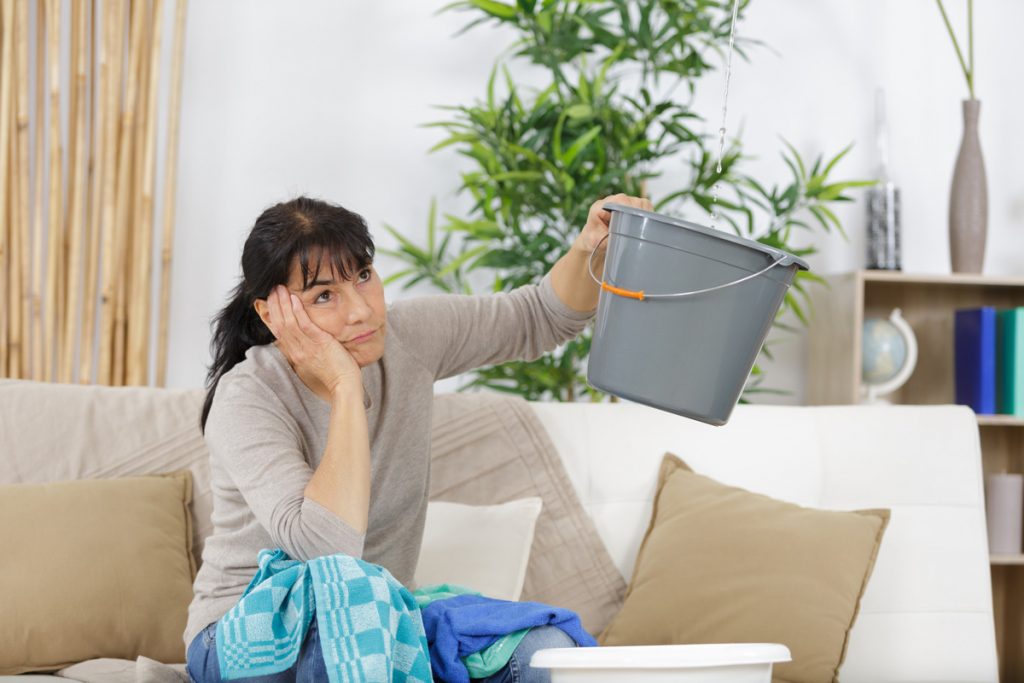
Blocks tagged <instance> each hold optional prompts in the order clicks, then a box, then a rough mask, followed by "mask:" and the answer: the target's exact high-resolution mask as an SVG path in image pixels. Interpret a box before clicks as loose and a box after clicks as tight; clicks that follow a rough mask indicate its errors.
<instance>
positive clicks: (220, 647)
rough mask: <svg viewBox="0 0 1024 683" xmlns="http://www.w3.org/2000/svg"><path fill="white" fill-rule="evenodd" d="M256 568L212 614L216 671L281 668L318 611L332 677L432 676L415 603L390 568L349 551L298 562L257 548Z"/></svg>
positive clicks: (417, 682)
mask: <svg viewBox="0 0 1024 683" xmlns="http://www.w3.org/2000/svg"><path fill="white" fill-rule="evenodd" d="M258 564H259V570H258V571H257V572H256V576H254V577H253V579H252V581H251V582H250V583H249V586H248V588H246V589H245V593H244V594H243V595H242V598H241V599H240V600H239V602H238V604H237V605H235V606H234V607H233V608H232V609H231V611H230V612H228V613H227V614H225V615H224V616H223V617H221V619H220V621H218V622H217V658H218V661H219V664H220V672H221V678H223V679H225V680H231V679H236V678H245V677H249V676H263V675H268V674H272V673H278V672H281V671H285V670H286V669H289V668H290V667H292V666H293V665H294V664H295V662H296V660H297V659H298V656H299V651H300V649H301V647H302V643H303V641H304V640H305V639H306V632H307V631H308V630H309V623H310V620H311V619H312V618H313V616H314V615H315V616H316V619H317V628H318V630H319V632H320V646H321V648H322V650H323V655H324V663H325V664H326V665H327V675H328V678H330V681H331V683H350V682H352V683H356V682H359V683H362V682H371V681H397V682H404V681H408V682H409V683H431V680H432V676H431V671H430V654H429V652H428V649H427V639H426V635H425V633H424V630H423V621H422V619H421V616H420V611H419V607H418V606H417V604H416V599H415V598H413V596H412V594H411V593H410V592H409V591H408V590H407V589H406V588H405V587H404V586H402V584H400V583H399V582H398V581H397V580H396V579H395V578H394V577H393V576H392V575H391V573H390V572H388V570H387V569H385V568H383V567H380V566H378V565H375V564H371V563H369V562H364V561H362V560H360V559H357V558H354V557H350V556H348V555H340V554H339V555H327V556H324V557H318V558H316V559H313V560H310V561H309V562H299V561H298V560H292V559H290V558H289V557H288V556H287V555H286V554H285V552H284V551H283V550H280V549H277V550H261V551H260V554H259V558H258Z"/></svg>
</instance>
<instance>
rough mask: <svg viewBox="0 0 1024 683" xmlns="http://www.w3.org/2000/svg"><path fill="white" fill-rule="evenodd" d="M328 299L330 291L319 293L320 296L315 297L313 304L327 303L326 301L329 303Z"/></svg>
mask: <svg viewBox="0 0 1024 683" xmlns="http://www.w3.org/2000/svg"><path fill="white" fill-rule="evenodd" d="M330 299H331V292H330V290H324V291H322V292H320V294H318V295H317V297H316V301H315V303H318V304H323V303H327V302H328V301H330Z"/></svg>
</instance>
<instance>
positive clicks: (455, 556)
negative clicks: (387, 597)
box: [415, 498, 541, 600]
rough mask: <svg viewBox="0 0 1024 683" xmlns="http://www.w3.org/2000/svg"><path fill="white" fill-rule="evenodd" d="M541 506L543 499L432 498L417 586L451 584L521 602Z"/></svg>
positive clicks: (417, 567) (418, 568) (418, 569)
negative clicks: (469, 501) (475, 501)
mask: <svg viewBox="0 0 1024 683" xmlns="http://www.w3.org/2000/svg"><path fill="white" fill-rule="evenodd" d="M540 509H541V499H540V498H522V499H519V500H513V501H509V502H508V503H502V504H500V505H464V504H462V503H448V502H444V501H431V502H430V503H428V504H427V520H426V524H425V528H424V529H423V547H422V548H421V549H420V559H419V563H418V564H417V566H416V575H415V581H416V585H417V586H430V585H434V584H440V583H451V584H456V585H459V586H465V587H466V588H472V589H473V590H476V591H479V592H480V593H483V594H484V595H486V596H487V597H489V598H498V599H500V600H518V599H519V595H520V594H521V593H522V591H523V582H524V581H525V580H526V565H527V563H528V562H529V561H530V546H532V545H533V530H534V527H535V526H536V525H537V517H538V516H540Z"/></svg>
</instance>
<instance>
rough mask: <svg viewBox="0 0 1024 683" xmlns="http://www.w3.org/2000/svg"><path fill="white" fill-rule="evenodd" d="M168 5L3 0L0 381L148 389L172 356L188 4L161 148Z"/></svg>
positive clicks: (158, 1) (154, 0)
mask: <svg viewBox="0 0 1024 683" xmlns="http://www.w3.org/2000/svg"><path fill="white" fill-rule="evenodd" d="M33 7H34V8H35V10H34V13H33V12H32V9H33ZM167 9H168V8H167V6H166V2H165V0H75V1H74V2H70V3H66V2H63V1H62V0H36V2H35V3H31V2H30V1H29V0H25V1H22V0H0V377H5V376H10V377H31V378H33V379H37V380H50V381H61V382H68V381H80V382H90V381H98V382H100V383H104V384H111V383H114V384H122V383H125V382H128V383H131V384H143V383H147V382H149V381H150V375H151V372H150V369H151V367H152V366H153V365H154V363H151V362H150V356H151V353H150V350H151V349H152V348H153V347H154V346H155V347H156V354H155V355H156V356H157V358H156V364H157V365H160V366H165V365H166V360H165V359H166V335H167V321H166V318H167V308H168V301H169V292H168V291H167V290H168V287H169V282H170V264H171V244H172V242H173V234H174V233H173V227H174V226H173V223H174V192H175V173H176V164H177V160H176V159H177V156H176V153H177V152H176V150H177V141H178V135H179V132H178V131H179V123H178V122H179V111H180V90H181V55H182V52H183V40H184V38H183V33H184V25H185V24H184V16H185V3H184V1H183V0H179V3H178V5H177V6H176V8H175V35H174V47H173V49H172V56H171V60H170V61H171V65H170V66H171V69H172V71H171V92H170V107H169V109H168V110H167V111H166V116H167V117H168V118H167V121H168V128H169V131H168V147H167V151H166V152H164V151H163V150H161V152H158V151H157V131H158V120H159V119H158V116H159V115H160V114H161V113H162V112H159V111H158V103H159V95H160V84H161V80H162V78H161V77H162V74H161V68H162V62H163V60H162V45H163V32H164V26H163V21H164V15H165V13H166V12H165V10H167ZM62 12H66V13H67V14H66V16H67V18H68V20H69V24H70V25H69V26H66V27H64V29H65V30H63V31H62V24H61V22H62V20H63V17H62ZM33 14H34V16H32V15H33ZM33 20H34V21H33ZM33 23H34V24H35V30H34V31H33V30H32V28H31V26H32V24H33ZM62 33H63V35H62ZM62 39H63V40H64V41H67V42H65V43H64V45H63V46H62ZM33 40H34V41H35V53H34V55H30V45H31V44H32V41H33ZM62 55H68V57H66V58H65V59H66V61H65V63H64V64H65V66H64V67H63V69H62V63H61V57H62ZM30 56H31V57H34V59H30ZM33 61H34V63H35V67H34V69H33V68H32V67H31V63H32V62H33ZM62 85H63V87H62ZM33 91H34V92H35V100H34V102H33V101H32V100H31V99H30V98H31V97H32V95H31V93H32V92H33ZM62 109H63V110H64V111H63V112H62ZM62 113H63V114H66V117H62ZM161 153H163V154H165V157H164V158H163V159H160V154H161ZM158 161H162V163H163V164H165V166H164V169H165V171H164V181H163V183H164V186H163V188H162V192H163V201H164V206H163V215H162V219H161V223H160V226H161V227H162V231H163V235H162V242H161V244H160V249H159V253H160V260H161V264H160V266H159V267H160V277H159V280H160V281H159V283H158V285H159V287H160V288H161V289H160V292H159V300H160V306H159V312H154V311H153V309H154V308H155V307H154V306H152V305H151V302H152V301H153V300H154V295H156V294H157V292H156V291H155V285H156V283H155V280H156V277H155V275H156V274H155V273H154V272H153V269H154V268H155V267H157V266H155V265H154V264H153V260H154V258H153V257H154V254H153V252H154V239H155V238H156V233H155V230H156V226H157V222H156V210H155V209H156V201H155V199H156V195H155V193H156V182H157V177H158V176H157V173H156V164H157V163H158ZM155 329H156V330H159V331H158V332H157V333H156V338H155V339H154V330H155ZM97 347H98V348H97ZM157 374H158V376H159V381H160V383H163V382H164V381H165V376H164V371H163V370H162V369H159V368H158V369H157Z"/></svg>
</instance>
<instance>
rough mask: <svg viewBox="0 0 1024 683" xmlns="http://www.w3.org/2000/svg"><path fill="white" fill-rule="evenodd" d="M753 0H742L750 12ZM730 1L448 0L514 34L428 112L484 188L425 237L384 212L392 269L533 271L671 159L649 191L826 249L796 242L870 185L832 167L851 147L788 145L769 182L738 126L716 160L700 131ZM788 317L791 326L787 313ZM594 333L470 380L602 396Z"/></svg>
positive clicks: (756, 377) (639, 191) (407, 276)
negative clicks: (783, 179) (751, 171)
mask: <svg viewBox="0 0 1024 683" xmlns="http://www.w3.org/2000/svg"><path fill="white" fill-rule="evenodd" d="M748 2H749V0H742V1H741V7H740V11H741V13H742V11H743V10H745V9H746V6H747V4H748ZM731 9H732V2H731V0H591V1H585V2H579V1H578V2H571V1H569V0H541V1H538V0H519V1H518V2H516V3H515V4H508V3H502V2H497V1H496V0H465V1H459V2H455V3H453V4H452V5H449V6H448V7H447V8H446V10H447V11H462V12H465V13H467V14H468V15H470V17H471V19H470V21H469V23H468V25H467V27H466V29H467V30H468V29H470V28H473V27H476V26H479V25H483V24H498V25H502V26H505V27H509V28H511V29H512V30H513V31H514V32H515V34H516V35H517V40H516V42H515V43H514V45H513V46H512V48H511V50H510V51H509V54H508V55H507V56H506V57H502V58H500V59H499V61H498V63H497V64H495V66H494V69H493V71H492V73H491V77H490V79H489V81H488V83H487V85H486V89H485V92H484V94H483V97H482V99H480V100H479V101H477V102H474V103H472V104H464V105H454V106H446V107H443V108H442V109H443V110H444V111H445V112H447V117H446V118H445V119H444V120H441V121H437V122H433V123H430V124H427V125H430V126H433V127H436V128H438V129H439V130H440V131H442V132H443V134H444V138H443V139H442V140H441V141H440V142H439V143H438V144H437V145H436V146H435V147H434V148H433V150H432V151H436V150H440V149H445V148H452V149H454V150H455V151H456V152H457V153H458V154H460V155H462V156H464V157H466V158H467V159H469V160H470V168H469V170H467V171H465V172H463V173H462V175H461V179H460V182H459V186H458V190H459V191H460V192H462V193H466V194H468V195H469V196H470V197H471V198H472V200H473V201H472V207H471V209H470V211H469V213H468V215H465V216H455V215H450V214H446V215H444V216H443V217H440V218H439V217H438V215H437V210H436V206H434V205H432V206H431V211H430V216H429V219H428V226H427V244H426V245H418V244H415V243H414V242H413V241H411V240H409V239H408V238H407V237H405V236H403V235H402V232H401V231H400V230H397V229H395V228H393V227H391V226H385V227H386V229H387V230H388V231H389V232H390V233H391V234H392V235H393V236H394V237H395V238H396V239H397V240H398V248H397V249H395V250H383V251H385V253H390V254H391V255H393V256H396V257H397V258H399V259H401V260H402V261H404V262H405V264H406V267H405V268H404V269H402V270H401V271H399V272H397V273H395V274H393V275H391V276H390V277H389V278H388V280H387V282H396V281H397V282H402V284H403V285H404V287H406V288H408V287H411V286H413V285H416V284H417V283H420V282H427V283H430V284H431V285H433V286H434V287H436V288H438V289H440V290H443V291H447V292H463V293H468V292H470V291H471V287H470V285H469V281H470V279H471V278H470V273H472V272H474V271H483V272H486V273H490V275H491V282H492V289H493V290H494V291H508V290H511V289H513V288H515V287H518V286H520V285H523V284H525V283H529V282H536V281H538V280H539V279H540V278H541V277H542V276H543V274H544V273H546V272H547V271H548V270H549V269H550V267H551V266H552V265H553V264H554V263H555V261H557V260H558V259H559V258H560V257H561V256H562V255H563V254H564V253H565V252H566V250H567V249H568V248H569V246H570V245H571V244H572V241H573V237H574V234H575V232H576V231H578V230H579V229H580V228H581V227H582V226H583V224H584V223H585V221H586V217H587V211H588V209H589V206H590V203H591V202H592V201H593V200H594V199H596V198H599V197H601V196H606V195H608V194H611V193H613V192H625V193H627V194H632V195H644V196H646V192H645V191H646V188H647V186H648V181H649V180H651V179H653V178H655V177H657V176H659V175H660V173H661V172H662V170H663V169H664V168H665V167H666V166H667V165H669V164H670V163H674V164H676V166H677V167H678V166H679V165H683V166H684V167H685V169H686V172H685V173H683V174H681V175H680V174H677V173H675V174H673V176H674V179H677V180H678V181H680V182H679V184H678V186H677V187H676V188H675V189H673V190H671V191H669V192H667V193H665V195H664V196H661V197H657V196H655V197H651V199H652V200H653V201H654V202H655V207H656V210H658V211H660V212H663V213H668V214H672V215H680V216H683V217H689V218H694V217H696V218H695V220H697V221H698V222H706V217H707V216H708V215H709V212H710V211H711V210H712V208H714V209H715V211H716V213H717V216H718V221H719V226H718V227H721V228H723V229H729V230H732V231H734V232H735V233H736V234H738V235H741V236H743V237H748V238H753V239H757V240H759V241H761V242H763V243H765V244H768V245H771V246H774V247H778V248H781V249H784V250H786V251H789V252H791V253H793V254H796V255H799V256H806V255H808V254H811V253H814V251H815V249H814V248H813V247H807V246H804V247H800V246H797V245H796V242H795V241H794V240H795V234H796V231H798V230H814V229H821V230H824V231H825V232H831V231H833V230H836V231H838V232H840V233H843V228H842V225H841V224H840V221H839V219H838V218H837V216H836V214H835V213H834V212H833V211H832V210H831V209H830V208H829V205H831V204H833V203H835V202H843V201H849V200H850V197H849V196H848V195H847V194H846V192H847V191H848V190H849V189H851V188H854V187H857V186H859V185H865V184H870V182H866V181H839V182H836V181H833V180H831V178H830V175H831V173H832V171H833V169H834V167H835V165H836V164H837V163H838V162H839V160H840V159H841V158H842V157H843V155H844V154H845V153H846V151H847V150H842V151H841V152H839V153H838V154H836V155H834V156H833V157H832V158H831V159H829V160H828V161H824V160H823V159H822V158H819V159H818V160H817V161H815V162H814V163H812V164H809V165H808V164H806V163H805V162H804V160H803V159H802V158H801V157H800V155H799V154H798V153H797V152H796V150H795V149H794V148H793V147H792V146H789V145H788V144H787V145H786V146H785V148H784V150H783V160H784V162H785V166H786V168H787V169H788V171H789V173H790V174H791V176H792V177H791V180H790V181H789V183H787V184H786V185H784V186H782V187H779V186H771V187H770V189H769V187H768V186H767V185H766V184H765V183H762V182H759V181H757V180H756V179H754V178H753V177H751V176H749V175H748V174H746V173H745V172H744V171H743V163H744V161H745V160H746V157H745V156H744V155H743V153H742V150H741V146H740V141H739V139H737V138H732V139H731V140H730V142H729V144H728V146H727V148H726V149H725V150H724V153H723V155H722V158H721V160H720V161H721V165H720V166H719V159H718V158H717V153H716V152H717V142H718V141H717V139H715V140H712V139H711V138H710V137H709V136H707V135H705V134H704V133H702V132H701V130H702V128H703V122H702V121H701V119H700V117H699V116H698V115H697V114H696V113H695V112H694V111H693V109H692V107H691V100H692V96H693V94H694V92H695V91H696V88H697V86H698V84H699V83H700V82H701V79H702V77H703V76H704V75H706V74H707V73H709V72H711V71H712V70H713V69H714V68H715V67H714V63H716V62H717V61H721V58H722V57H723V56H724V49H725V48H726V47H727V45H728V39H729V28H730V20H731ZM741 16H742V14H741ZM752 44H753V42H752V41H749V40H740V41H737V42H736V49H737V52H738V53H739V54H740V55H743V56H746V50H747V48H748V47H749V46H750V45H752ZM517 62H529V63H530V64H532V65H535V66H539V67H542V69H543V70H544V72H545V73H546V74H547V76H548V78H547V85H546V86H544V87H541V88H539V89H526V88H524V87H522V86H520V85H519V84H518V83H517V82H516V80H515V78H514V77H513V76H512V69H511V68H510V67H511V66H514V65H515V64H516V63H517ZM680 93H681V94H680ZM847 149H848V148H847ZM677 175H679V177H678V178H675V176H677ZM716 186H717V205H716V206H714V207H713V206H712V205H713V203H715V196H716V195H715V193H716ZM453 238H454V239H453ZM476 277H478V276H474V279H476ZM815 281H820V278H818V277H817V276H815V275H813V274H811V273H806V272H801V273H799V274H798V276H797V277H796V279H795V280H794V283H793V286H792V288H791V289H790V292H789V293H788V294H787V296H786V299H785V301H784V303H783V306H782V308H781V309H780V313H779V318H781V317H783V316H784V315H785V314H786V312H787V311H791V312H792V313H793V314H795V316H796V317H797V319H799V320H800V321H801V322H804V323H806V316H805V311H804V306H805V303H806V299H807V296H808V293H807V285H808V284H809V283H811V282H815ZM776 324H778V325H783V323H782V322H779V319H778V318H777V322H776ZM590 341H591V339H590V335H589V332H588V333H584V334H583V335H581V336H580V337H578V338H577V339H576V340H574V341H571V342H569V343H568V344H566V345H564V346H563V347H562V348H561V349H559V350H558V351H556V352H555V353H551V354H548V355H546V356H544V357H542V358H540V359H538V360H536V361H533V362H512V363H505V364H503V365H498V366H494V367H488V368H483V369H480V370H477V371H475V372H474V374H473V376H472V379H471V381H470V382H469V383H468V384H467V385H466V386H465V387H463V388H470V387H487V388H490V389H494V390H499V391H506V392H511V393H516V394H520V395H522V396H524V397H525V398H527V399H530V400H550V399H554V400H563V401H572V400H576V399H578V398H582V397H587V398H589V399H590V400H601V399H602V398H603V394H602V393H601V392H599V391H597V390H595V389H593V388H592V387H590V386H589V385H588V384H587V382H586V369H585V363H586V358H587V355H588V353H589V350H590ZM763 353H766V354H770V352H769V350H768V349H765V350H764V351H763ZM764 391H771V389H769V388H768V387H766V386H763V383H762V373H761V369H760V365H756V366H755V368H754V372H753V375H752V380H751V382H749V383H748V386H747V388H746V391H745V394H744V395H745V396H749V395H750V394H752V393H755V392H764Z"/></svg>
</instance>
